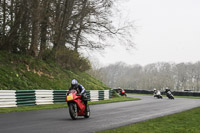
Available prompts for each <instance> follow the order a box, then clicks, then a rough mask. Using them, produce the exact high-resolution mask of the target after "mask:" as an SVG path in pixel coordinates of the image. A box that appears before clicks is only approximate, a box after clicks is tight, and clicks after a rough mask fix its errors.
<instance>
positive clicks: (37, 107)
mask: <svg viewBox="0 0 200 133" xmlns="http://www.w3.org/2000/svg"><path fill="white" fill-rule="evenodd" d="M134 100H139V99H138V98H130V97H115V98H111V99H108V100H101V101H96V102H89V105H95V104H104V103H114V102H125V101H134ZM67 107H68V106H67V103H55V104H49V105H33V106H22V107H11V108H0V113H9V112H21V111H31V110H43V109H56V108H67Z"/></svg>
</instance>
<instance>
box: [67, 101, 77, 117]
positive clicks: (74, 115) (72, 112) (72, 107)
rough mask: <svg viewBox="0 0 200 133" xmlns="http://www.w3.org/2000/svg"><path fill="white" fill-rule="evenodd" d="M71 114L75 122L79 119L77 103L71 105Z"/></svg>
mask: <svg viewBox="0 0 200 133" xmlns="http://www.w3.org/2000/svg"><path fill="white" fill-rule="evenodd" d="M69 114H70V116H71V118H72V119H73V120H76V119H77V117H78V109H77V105H76V103H70V104H69Z"/></svg>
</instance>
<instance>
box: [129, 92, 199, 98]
mask: <svg viewBox="0 0 200 133" xmlns="http://www.w3.org/2000/svg"><path fill="white" fill-rule="evenodd" d="M127 94H129V95H144V96H153V94H137V93H127ZM162 96H163V97H166V96H165V95H162ZM174 97H175V98H189V99H200V97H198V96H174Z"/></svg>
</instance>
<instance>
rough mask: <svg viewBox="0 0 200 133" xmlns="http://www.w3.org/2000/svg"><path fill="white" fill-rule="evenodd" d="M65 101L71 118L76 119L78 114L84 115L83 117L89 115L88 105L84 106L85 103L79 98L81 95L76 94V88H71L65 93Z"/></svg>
mask: <svg viewBox="0 0 200 133" xmlns="http://www.w3.org/2000/svg"><path fill="white" fill-rule="evenodd" d="M66 102H67V104H68V107H69V114H70V116H71V118H72V119H73V120H76V119H77V118H78V116H84V117H85V118H89V117H90V108H89V105H88V106H87V107H85V104H84V103H83V102H82V100H81V96H80V95H78V94H77V90H75V89H72V90H70V91H69V92H68V93H67V95H66ZM86 108H87V109H86ZM86 110H87V111H86Z"/></svg>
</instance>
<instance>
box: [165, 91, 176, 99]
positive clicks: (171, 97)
mask: <svg viewBox="0 0 200 133" xmlns="http://www.w3.org/2000/svg"><path fill="white" fill-rule="evenodd" d="M166 96H167V97H168V98H169V99H174V96H173V95H172V93H171V91H168V92H167V93H166Z"/></svg>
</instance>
